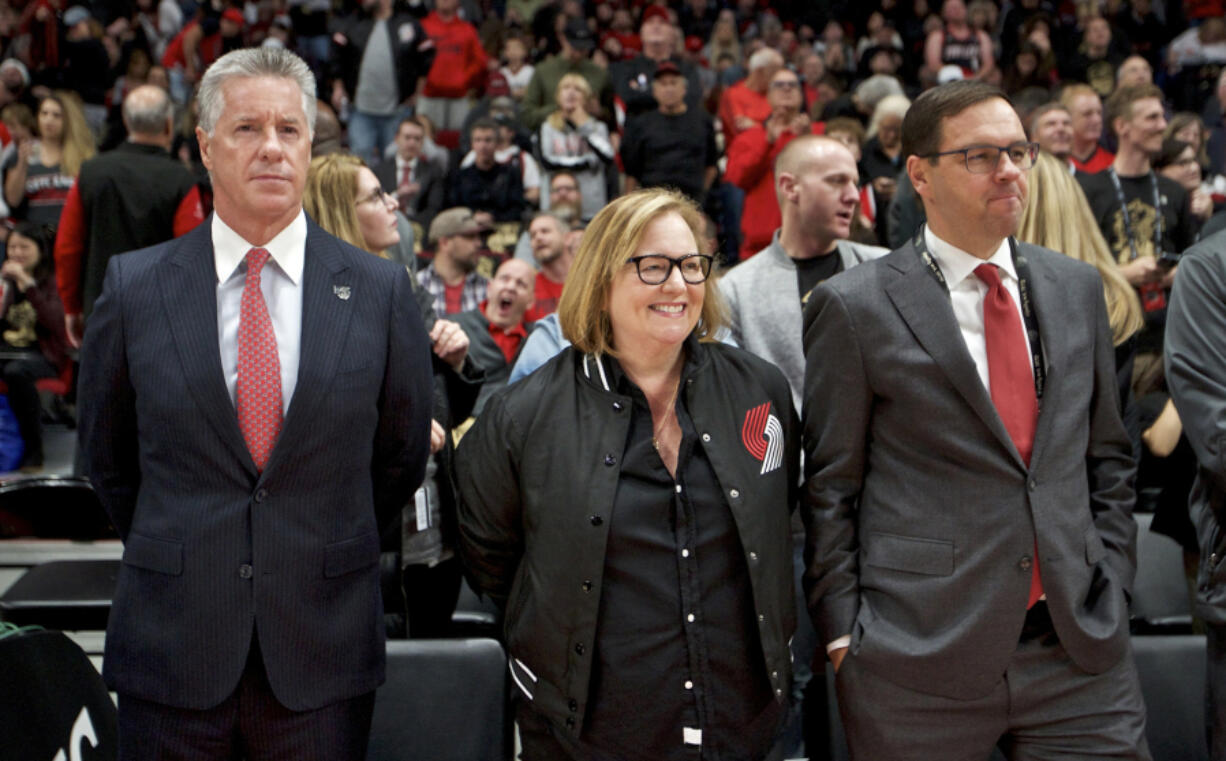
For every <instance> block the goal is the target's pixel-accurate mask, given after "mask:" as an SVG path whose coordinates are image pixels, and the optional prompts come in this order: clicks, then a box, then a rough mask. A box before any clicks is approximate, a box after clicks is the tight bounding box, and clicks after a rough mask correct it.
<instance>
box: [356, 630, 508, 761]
mask: <svg viewBox="0 0 1226 761" xmlns="http://www.w3.org/2000/svg"><path fill="white" fill-rule="evenodd" d="M511 753H512V741H511V720H510V717H509V712H508V709H507V666H506V656H505V655H504V654H503V651H502V646H501V645H499V644H498V642H497V641H495V640H492V639H436V640H427V639H418V640H399V641H391V642H388V643H387V681H386V682H385V683H384V685H383V686H382V687H380V688H379V691H378V693H377V694H376V696H375V713H374V718H373V720H372V722H371V730H370V748H369V750H368V751H367V754H366V759H367V761H506V760H507V759H510V758H511Z"/></svg>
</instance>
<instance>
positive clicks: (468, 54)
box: [421, 11, 486, 98]
mask: <svg viewBox="0 0 1226 761" xmlns="http://www.w3.org/2000/svg"><path fill="white" fill-rule="evenodd" d="M421 26H422V28H423V29H425V30H426V34H428V35H430V39H431V40H434V48H435V51H436V52H435V54H434V64H433V65H432V66H431V67H430V73H429V74H427V75H426V86H425V89H424V90H423V93H424V94H425V95H426V96H427V97H430V98H463V97H464V96H465V95H467V94H468V91H469V90H471V89H473V88H474V87H477V86H478V85H479V84H481V78H482V77H483V76H484V75H485V64H486V55H485V48H483V47H481V38H480V37H478V36H477V28H476V27H474V26H473V25H472V24H470V23H468V22H467V21H465V20H464V19H462V18H460V17H458V16H455V17H452V19H451V20H450V21H444V20H443V19H442V18H440V17H439V15H438V11H430V13H429V14H428V15H427V16H426V17H425V18H424V19H422V21H421Z"/></svg>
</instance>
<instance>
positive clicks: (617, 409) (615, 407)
mask: <svg viewBox="0 0 1226 761" xmlns="http://www.w3.org/2000/svg"><path fill="white" fill-rule="evenodd" d="M622 407H623V405H622V403H621V402H613V410H614V411H615V412H621V411H622Z"/></svg>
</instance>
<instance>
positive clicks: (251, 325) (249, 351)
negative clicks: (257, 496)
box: [236, 248, 281, 472]
mask: <svg viewBox="0 0 1226 761" xmlns="http://www.w3.org/2000/svg"><path fill="white" fill-rule="evenodd" d="M267 261H268V252H267V251H265V250H264V249H262V248H253V249H251V250H250V251H248V252H247V279H246V284H245V285H244V287H243V301H242V306H241V307H240V309H239V317H238V392H237V394H236V396H237V398H238V404H237V406H238V427H239V429H241V430H242V432H243V439H244V440H245V441H246V442H247V450H248V451H249V452H251V459H252V460H254V461H255V467H256V468H257V469H258V470H259V471H260V472H263V471H264V466H265V465H267V464H268V456H269V455H270V454H272V448H273V446H274V445H275V444H276V443H277V435H278V434H280V433H281V362H280V360H279V359H278V356H277V336H276V334H275V333H274V332H273V329H272V320H271V319H270V318H269V316H268V307H267V305H266V304H265V303H264V294H263V293H261V292H260V272H261V270H263V269H264V263H265V262H267Z"/></svg>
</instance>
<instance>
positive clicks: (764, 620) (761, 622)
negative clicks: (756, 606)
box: [758, 613, 766, 624]
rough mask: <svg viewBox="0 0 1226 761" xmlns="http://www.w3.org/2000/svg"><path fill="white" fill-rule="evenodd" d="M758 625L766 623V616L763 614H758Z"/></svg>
mask: <svg viewBox="0 0 1226 761" xmlns="http://www.w3.org/2000/svg"><path fill="white" fill-rule="evenodd" d="M758 623H760V624H764V623H766V616H764V615H762V614H761V613H759V614H758Z"/></svg>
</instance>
